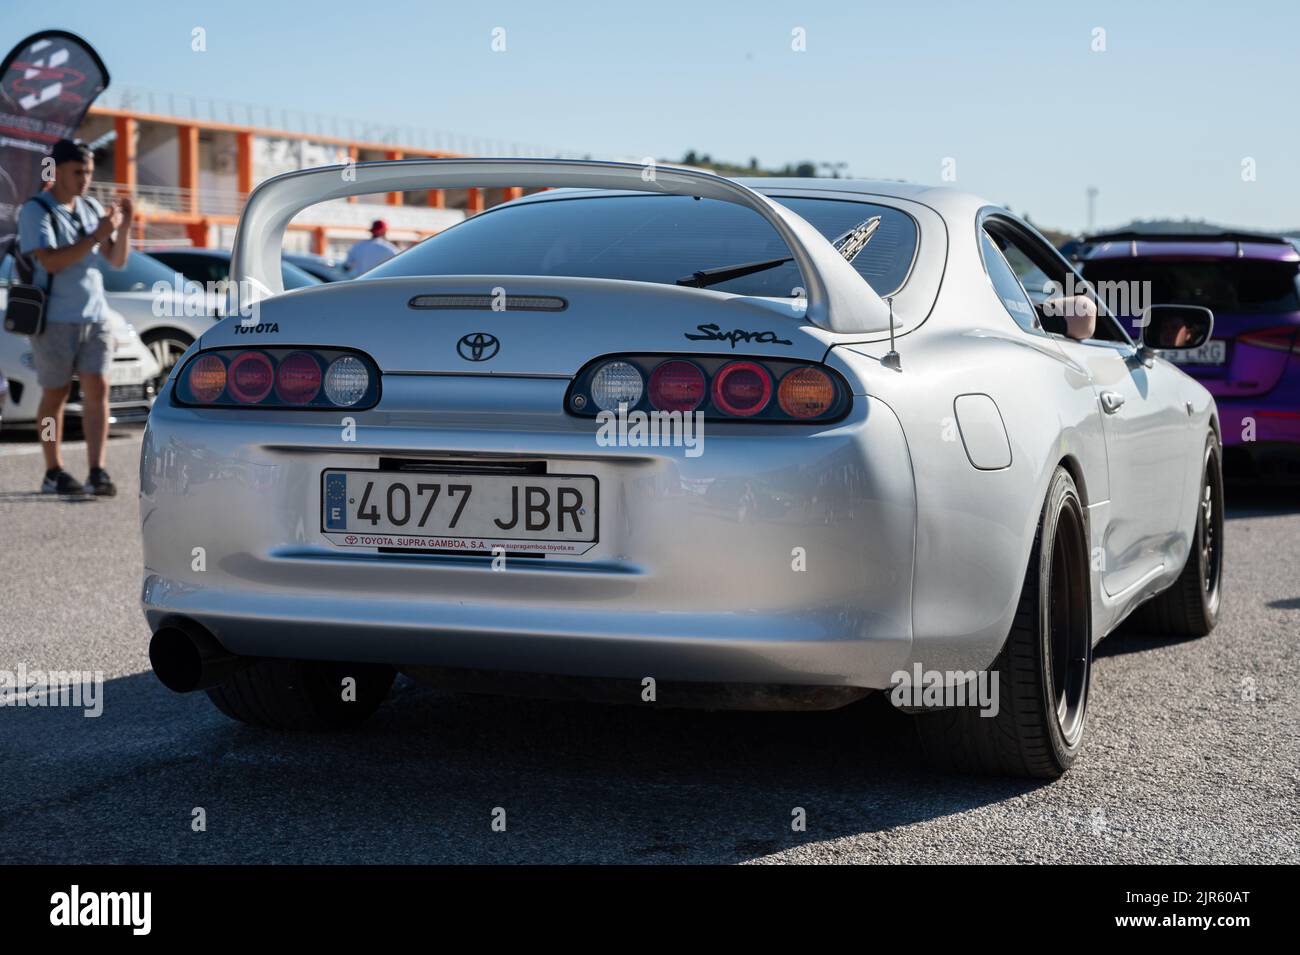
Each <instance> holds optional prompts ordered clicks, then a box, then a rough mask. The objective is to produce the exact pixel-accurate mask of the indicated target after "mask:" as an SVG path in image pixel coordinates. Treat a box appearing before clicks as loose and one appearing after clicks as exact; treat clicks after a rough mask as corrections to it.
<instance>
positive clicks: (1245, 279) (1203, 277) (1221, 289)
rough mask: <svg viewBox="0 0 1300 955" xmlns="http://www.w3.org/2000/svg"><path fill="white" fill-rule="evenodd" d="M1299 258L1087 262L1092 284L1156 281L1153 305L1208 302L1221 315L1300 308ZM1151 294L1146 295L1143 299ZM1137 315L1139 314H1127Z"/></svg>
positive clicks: (1151, 294)
mask: <svg viewBox="0 0 1300 955" xmlns="http://www.w3.org/2000/svg"><path fill="white" fill-rule="evenodd" d="M1296 273H1297V263H1295V262H1257V261H1255V262H1252V261H1250V260H1249V259H1247V260H1240V259H1238V260H1231V259H1230V260H1225V261H1219V262H1177V261H1168V262H1159V261H1155V260H1151V259H1146V260H1143V259H1114V260H1110V259H1107V260H1100V261H1097V262H1084V264H1083V274H1084V277H1085V278H1086V279H1088V281H1089V282H1091V283H1093V285H1096V284H1097V283H1098V282H1150V283H1151V285H1150V293H1149V299H1150V301H1149V303H1144V304H1154V305H1204V306H1205V307H1206V308H1208V309H1210V310H1211V311H1213V312H1214V313H1215V314H1216V315H1220V314H1225V315H1258V314H1267V313H1270V312H1296V311H1300V291H1298V290H1297V282H1296ZM1146 297H1147V294H1146V293H1145V292H1144V293H1143V298H1146ZM1126 317H1133V316H1126Z"/></svg>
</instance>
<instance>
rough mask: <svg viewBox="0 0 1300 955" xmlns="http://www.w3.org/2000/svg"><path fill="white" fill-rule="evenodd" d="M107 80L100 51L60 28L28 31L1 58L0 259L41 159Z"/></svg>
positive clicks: (68, 134)
mask: <svg viewBox="0 0 1300 955" xmlns="http://www.w3.org/2000/svg"><path fill="white" fill-rule="evenodd" d="M106 86H108V70H107V69H106V68H105V67H104V62H103V60H101V59H100V58H99V54H98V53H96V52H95V51H94V50H93V49H92V48H91V47H90V44H88V43H87V42H86V41H85V40H83V39H81V37H79V36H75V35H73V34H71V33H67V32H64V31H63V30H42V31H41V32H40V33H35V34H33V35H32V36H29V37H28V38H27V39H25V40H23V41H22V42H21V43H19V44H18V45H17V46H16V47H14V48H13V50H12V51H11V52H10V53H9V55H8V56H6V57H5V58H4V62H3V64H0V259H3V258H4V256H5V254H6V253H7V252H8V251H9V246H10V244H11V243H12V241H13V239H14V233H16V232H17V231H18V210H19V208H20V207H21V206H22V204H23V203H24V202H25V201H26V200H28V199H30V198H31V197H32V196H34V195H36V193H38V192H39V191H40V190H41V188H42V175H41V173H42V164H41V160H42V159H43V158H44V157H45V155H46V154H47V153H48V152H49V149H50V146H51V145H52V144H53V143H55V142H56V141H58V140H60V139H72V138H73V135H74V134H75V133H76V130H77V127H79V126H80V125H81V121H82V120H83V119H84V118H85V116H86V110H88V109H89V108H90V104H91V103H93V102H94V101H95V97H97V96H98V95H99V94H100V93H101V92H103V90H104V88H105V87H106ZM51 174H52V173H51Z"/></svg>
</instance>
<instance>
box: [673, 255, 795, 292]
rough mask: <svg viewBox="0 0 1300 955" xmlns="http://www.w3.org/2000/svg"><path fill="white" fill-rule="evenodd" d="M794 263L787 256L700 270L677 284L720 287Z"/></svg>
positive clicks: (695, 286)
mask: <svg viewBox="0 0 1300 955" xmlns="http://www.w3.org/2000/svg"><path fill="white" fill-rule="evenodd" d="M793 261H794V259H792V258H790V257H789V256H787V257H786V258H784V259H763V260H761V261H759V262H745V263H743V264H741V265H723V266H721V267H719V268H716V269H700V271H698V272H692V273H691V274H690V275H683V276H682V277H681V278H679V279H678V280H677V284H678V285H689V286H692V287H694V288H708V287H709V286H710V285H720V284H721V283H723V282H730V281H731V280H732V279H738V278H743V277H744V276H746V275H753V274H754V273H755V272H766V271H767V270H768V269H775V268H777V267H778V266H782V265H785V264H786V263H787V262H793Z"/></svg>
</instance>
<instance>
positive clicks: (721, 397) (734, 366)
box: [713, 361, 772, 418]
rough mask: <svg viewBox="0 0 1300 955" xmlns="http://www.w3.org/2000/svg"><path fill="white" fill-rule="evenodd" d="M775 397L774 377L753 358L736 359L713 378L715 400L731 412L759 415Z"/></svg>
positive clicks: (746, 416) (720, 406) (738, 414)
mask: <svg viewBox="0 0 1300 955" xmlns="http://www.w3.org/2000/svg"><path fill="white" fill-rule="evenodd" d="M771 397H772V376H771V375H769V374H768V373H767V369H766V368H764V367H763V366H762V365H759V364H756V363H755V362H752V361H733V362H732V363H731V364H730V365H725V366H723V368H722V370H721V371H719V372H718V374H717V376H716V377H715V378H714V379H713V403H714V404H715V405H717V406H718V407H719V408H720V409H722V410H723V411H725V412H726V413H727V414H729V415H736V416H737V417H741V418H748V417H750V416H751V415H756V414H758V413H759V412H760V411H762V410H763V409H764V408H766V407H767V403H768V401H769V400H770V399H771Z"/></svg>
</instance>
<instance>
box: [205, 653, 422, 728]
mask: <svg viewBox="0 0 1300 955" xmlns="http://www.w3.org/2000/svg"><path fill="white" fill-rule="evenodd" d="M396 676H397V671H396V670H394V669H393V668H392V667H390V666H387V665H386V664H382V663H336V662H334V661H326V660H258V661H256V662H254V663H252V664H250V665H249V666H247V667H245V668H244V669H242V670H240V671H239V672H238V673H236V674H235V675H234V676H233V677H231V678H230V679H229V680H227V681H226V682H225V683H223V684H221V685H220V686H217V687H213V688H212V689H210V690H208V691H207V693H208V698H209V699H211V700H212V702H213V703H214V704H216V707H217V709H219V710H221V712H222V713H225V714H226V715H227V716H229V717H230V718H231V719H234V720H238V721H239V722H241V723H247V724H248V725H249V726H260V727H263V728H265V729H277V730H308V731H322V730H338V729H345V728H347V727H350V726H355V725H357V724H358V723H361V722H363V721H364V720H366V719H367V718H368V717H369V716H370V714H372V713H374V711H375V710H376V709H377V708H378V707H379V704H380V703H382V702H383V701H384V697H385V696H387V695H388V690H389V688H390V687H391V686H392V685H393V680H394V679H395V678H396ZM347 678H352V679H354V680H355V681H356V687H355V694H354V695H355V699H353V700H345V699H344V691H345V688H344V680H345V679H347ZM349 695H353V694H349Z"/></svg>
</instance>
